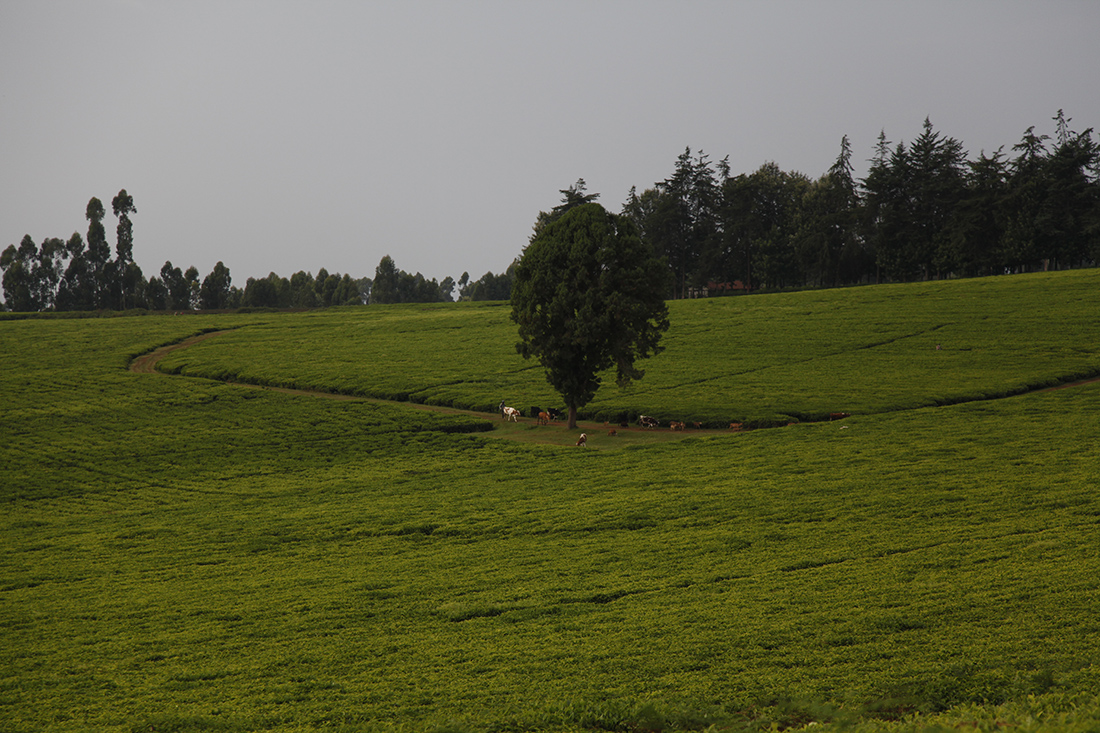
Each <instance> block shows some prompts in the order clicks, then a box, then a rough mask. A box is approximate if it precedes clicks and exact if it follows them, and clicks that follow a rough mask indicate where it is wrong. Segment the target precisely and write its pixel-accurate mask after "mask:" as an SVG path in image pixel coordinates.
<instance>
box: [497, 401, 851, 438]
mask: <svg viewBox="0 0 1100 733" xmlns="http://www.w3.org/2000/svg"><path fill="white" fill-rule="evenodd" d="M528 412H529V414H530V416H531V417H532V418H534V419H535V420H536V421H537V424H538V425H549V424H550V421H551V420H561V419H562V418H563V417H564V416H565V413H564V411H563V410H555V409H553V408H549V409H546V410H544V409H542V408H541V407H531V408H528ZM500 417H501V419H503V420H510V421H512V422H519V420H520V418H521V417H523V414H522V413H521V412H520V411H519V410H518V409H516V408H515V407H509V406H507V405H505V404H504V401H503V400H502V401H501V403H500ZM847 417H851V415H850V414H849V413H847V412H833V413H830V414H829V420H841V419H843V418H847ZM790 424H792V425H793V424H794V423H790ZM638 425H639V426H640V427H643V428H646V429H648V430H654V429H657V428H660V427H661V422H660V420H658V419H657V418H655V417H650V416H649V415H639V416H638ZM618 426H619V427H620V428H626V427H630V422H629V420H627V419H626V418H625V417H624V418H623V419H622V420H621V421H620V422H619V423H618ZM689 426H690V427H693V428H696V429H700V428H702V427H703V424H702V423H699V422H692V423H685V422H682V421H680V420H669V421H668V428H669V430H686V429H687V428H688V427H689ZM604 427H605V428H608V431H607V434H608V435H611V436H614V435H616V434H617V432H618V431H617V430H616V429H615V428H614V427H611V423H609V422H605V423H604ZM729 429H730V430H741V429H742V425H741V423H738V422H731V423H730V426H729ZM587 440H588V436H587V435H585V434H584V433H581V438H580V440H579V441H577V445H579V446H584V445H586V444H587Z"/></svg>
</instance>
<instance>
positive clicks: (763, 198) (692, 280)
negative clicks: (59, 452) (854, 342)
mask: <svg viewBox="0 0 1100 733" xmlns="http://www.w3.org/2000/svg"><path fill="white" fill-rule="evenodd" d="M1053 120H1054V123H1055V134H1054V137H1053V138H1051V137H1049V136H1047V135H1039V134H1037V133H1036V132H1035V128H1034V127H1030V128H1028V130H1027V131H1026V132H1025V133H1024V136H1023V138H1022V139H1021V140H1020V142H1019V143H1017V144H1016V145H1014V146H1013V147H1012V152H1011V153H1010V154H1007V153H1005V151H1004V147H1003V146H1002V147H1000V148H998V149H997V150H995V151H994V152H993V153H991V154H988V155H987V154H986V153H985V152H984V151H983V152H982V153H981V154H980V155H979V156H978V157H977V158H976V159H971V158H969V157H968V154H967V152H966V151H965V150H964V149H963V145H962V143H960V142H959V141H958V140H956V139H954V138H951V137H946V136H944V135H942V134H941V133H939V132H937V131H936V130H935V129H934V128H933V127H932V123H931V122H930V121H929V120H927V119H926V120H925V121H924V126H923V130H922V132H921V134H920V135H919V136H918V137H917V138H916V139H915V140H913V141H912V142H911V143H909V144H906V143H904V142H899V143H897V144H896V145H895V144H893V143H891V142H890V141H888V140H887V139H886V135H885V132H883V133H880V135H879V138H878V142H877V144H876V146H875V150H874V155H873V157H872V159H871V160H870V161H869V162H870V166H869V168H868V171H867V175H866V177H864V178H862V179H859V180H857V179H856V178H855V177H854V176H853V166H852V161H851V157H852V149H851V145H850V144H849V142H848V137H847V136H844V137H843V138H842V140H841V143H840V153H839V155H838V156H837V158H836V161H835V162H834V163H833V165H832V166H831V167H830V168H829V170H828V171H827V172H826V173H825V174H824V175H822V176H821V177H820V178H818V179H816V180H813V179H811V178H809V177H807V176H805V175H803V174H802V173H798V172H787V171H783V170H781V169H780V168H779V167H778V166H777V165H776V164H775V163H772V162H769V163H765V164H764V165H762V166H761V167H760V168H759V169H757V170H756V171H754V172H752V173H748V174H744V173H743V174H740V175H732V173H731V171H730V167H729V161H728V157H727V158H723V159H722V160H720V161H718V162H717V163H715V162H713V161H711V160H710V159H709V158H708V156H707V155H706V154H704V153H703V152H702V151H698V152H693V151H692V150H691V148H690V147H689V148H686V149H685V150H684V153H683V154H682V155H680V156H679V158H677V160H676V164H675V167H674V170H673V172H672V175H671V176H669V177H668V178H666V179H665V180H663V181H659V182H657V183H655V184H653V186H651V187H649V188H647V189H645V190H644V191H642V192H641V193H638V192H637V188H636V187H635V188H631V190H630V194H629V197H628V199H627V201H626V202H625V203H624V204H623V207H622V211H621V215H623V216H625V217H627V218H629V219H630V220H631V221H632V222H633V223H634V225H635V226H637V228H638V231H639V232H640V234H641V237H642V240H643V241H644V242H645V243H647V244H648V245H649V246H650V247H651V248H652V249H653V251H654V252H655V253H656V254H657V255H659V256H661V257H664V258H665V260H666V261H667V263H668V267H669V268H670V270H671V272H672V274H673V279H672V281H673V285H672V286H671V289H670V291H669V292H668V293H666V296H667V297H673V298H683V297H690V296H692V295H697V294H702V293H704V292H705V293H707V294H710V295H714V294H723V293H733V292H741V291H748V290H759V289H781V288H795V287H834V286H839V285H851V284H857V283H869V282H903V281H910V280H927V279H937V278H947V277H970V276H977V275H993V274H1000V273H1007V272H1027V271H1034V270H1044V269H1064V268H1072V267H1094V266H1096V265H1097V264H1098V263H1100V143H1098V142H1097V140H1094V139H1093V129H1092V128H1089V129H1087V130H1085V131H1084V132H1081V133H1078V132H1074V131H1073V130H1071V129H1070V126H1069V125H1070V122H1071V120H1070V119H1069V118H1067V117H1065V115H1064V114H1063V113H1062V111H1061V110H1059V111H1058V113H1057V115H1056V116H1055V117H1054V118H1053ZM561 193H562V194H563V200H562V203H561V204H560V205H559V206H557V207H555V208H554V209H553V210H552V211H551V212H549V213H548V212H540V213H539V215H538V218H537V219H536V222H535V225H534V230H535V232H534V234H533V235H532V238H534V237H535V236H537V234H538V232H539V231H541V229H542V228H544V227H545V226H547V225H548V224H549V223H551V222H552V221H554V220H556V219H557V218H559V217H560V216H561V215H562V214H563V213H564V212H565V211H567V210H569V209H571V208H574V207H576V206H580V205H583V204H585V203H590V202H592V201H594V200H595V199H596V198H598V196H599V195H598V194H590V193H586V191H585V183H584V180H583V179H580V180H578V181H577V183H576V184H574V185H573V186H572V187H570V188H568V189H566V190H563V191H562V192H561ZM111 209H112V211H113V213H114V215H115V217H116V219H117V226H116V244H115V252H114V256H113V257H112V256H111V255H112V253H111V247H110V245H109V244H108V242H107V235H106V229H105V227H104V223H103V220H104V218H105V217H106V209H105V208H104V206H103V204H102V202H101V201H100V200H99V199H97V198H92V199H91V200H90V201H89V202H88V206H87V209H86V211H85V218H86V219H87V221H88V232H87V241H85V239H84V237H82V236H81V235H80V234H79V233H74V234H73V235H72V236H71V237H70V238H69V239H68V240H67V241H63V240H61V239H56V238H48V239H46V240H44V241H43V242H42V244H41V246H38V245H36V244H35V242H34V241H33V240H32V239H31V237H30V236H29V235H28V236H25V237H24V238H23V241H22V242H21V243H20V244H19V246H18V247H17V246H15V245H10V246H9V247H8V248H7V249H6V250H4V252H3V254H2V255H0V269H2V271H3V280H2V284H3V288H4V293H5V305H6V307H7V308H8V309H9V310H17V311H39V310H100V309H110V310H126V309H131V308H146V309H150V310H176V311H178V310H194V309H225V308H239V307H270V308H315V307H324V306H331V305H349V304H366V303H412V302H449V301H452V300H454V299H455V293H456V290H457V297H458V299H459V300H507V299H509V298H510V297H511V292H512V284H513V281H514V279H515V268H516V262H515V261H513V263H512V264H511V265H510V266H509V267H508V268H507V270H505V271H504V272H502V273H500V274H494V273H492V272H487V273H485V275H483V276H482V277H481V278H480V279H478V280H474V281H471V280H470V275H469V273H465V272H464V273H463V274H462V277H461V278H459V280H458V281H457V282H455V280H454V279H453V278H451V277H446V278H444V279H443V281H442V282H438V281H436V280H435V279H431V280H429V279H427V278H425V277H424V276H423V275H421V274H420V273H416V274H414V275H413V274H409V273H407V272H405V271H403V270H401V269H399V268H398V267H397V266H396V264H395V263H394V261H393V259H392V258H391V257H390V256H389V255H386V256H385V257H383V258H382V260H381V262H379V264H378V267H377V268H376V270H375V273H374V278H373V280H372V279H371V278H358V279H356V278H352V277H351V276H349V275H340V274H339V273H329V272H328V271H327V270H325V269H323V268H322V269H321V270H319V271H318V273H317V275H316V276H313V275H311V274H310V273H308V272H297V273H295V274H294V275H292V276H291V277H290V278H289V279H287V278H285V277H281V276H279V275H276V274H275V273H274V272H273V273H271V274H269V275H268V276H267V277H266V278H259V279H253V278H249V279H248V281H247V282H246V284H245V287H244V288H238V287H235V286H233V284H232V281H231V278H230V274H229V269H228V268H227V267H225V265H223V264H222V263H221V262H218V263H217V264H216V265H215V266H214V269H213V270H212V271H211V272H210V273H209V274H208V275H207V276H206V277H205V278H202V279H201V280H200V278H199V272H198V270H196V269H195V268H194V267H189V268H188V269H187V270H185V271H181V270H180V268H178V267H175V266H174V265H172V263H171V262H165V263H164V266H163V267H162V268H161V271H160V274H159V276H157V275H154V276H152V277H150V278H148V279H146V278H145V277H144V275H143V273H142V271H141V268H140V267H138V265H137V263H136V262H134V259H133V245H134V241H133V224H132V221H131V218H130V217H131V215H132V214H134V213H136V212H137V208H136V207H135V206H134V200H133V197H132V196H130V195H129V194H127V192H126V190H125V189H123V190H121V191H119V193H118V195H117V196H115V197H114V198H113V199H112V200H111Z"/></svg>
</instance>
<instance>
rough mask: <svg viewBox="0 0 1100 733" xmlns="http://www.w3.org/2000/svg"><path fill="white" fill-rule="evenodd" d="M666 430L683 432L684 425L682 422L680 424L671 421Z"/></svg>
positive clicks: (677, 421) (676, 421)
mask: <svg viewBox="0 0 1100 733" xmlns="http://www.w3.org/2000/svg"><path fill="white" fill-rule="evenodd" d="M668 429H669V430H683V429H684V424H683V423H682V422H680V421H679V420H673V421H671V422H669V424H668Z"/></svg>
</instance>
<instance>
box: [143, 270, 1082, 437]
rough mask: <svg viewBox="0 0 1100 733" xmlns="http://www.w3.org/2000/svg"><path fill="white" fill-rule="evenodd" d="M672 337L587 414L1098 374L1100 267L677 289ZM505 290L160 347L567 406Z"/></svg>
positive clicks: (869, 401) (774, 417) (381, 386)
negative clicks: (630, 380) (528, 345)
mask: <svg viewBox="0 0 1100 733" xmlns="http://www.w3.org/2000/svg"><path fill="white" fill-rule="evenodd" d="M670 310H671V313H670V318H671V322H672V324H673V325H672V328H671V330H670V331H669V333H668V334H667V337H666V339H665V344H666V346H667V349H666V350H665V351H664V352H662V353H661V354H660V355H658V356H657V357H655V358H653V359H650V360H647V361H646V362H645V363H643V365H642V366H643V367H644V368H645V369H646V377H645V379H643V380H642V381H641V382H639V383H637V384H636V385H635V386H634V388H632V389H631V390H630V391H629V392H623V391H621V390H619V389H618V388H617V387H616V386H615V384H614V379H611V378H609V379H607V380H606V383H605V386H604V388H603V389H602V390H601V392H600V393H599V395H598V396H597V399H596V400H595V401H594V402H593V403H592V405H590V406H589V407H588V408H587V409H586V410H584V411H583V412H582V415H585V416H587V417H589V418H592V419H596V420H600V421H603V420H608V419H616V418H617V417H619V415H620V413H624V412H625V413H627V414H629V415H630V416H632V417H636V416H637V415H638V414H639V413H641V414H648V415H655V416H658V417H660V418H662V419H663V420H665V421H667V420H670V419H671V420H687V421H701V422H705V423H708V424H710V425H712V426H728V424H729V423H730V422H749V423H753V422H770V423H774V424H786V423H787V422H790V421H791V420H815V419H821V418H822V417H826V416H828V415H829V414H830V413H835V412H850V413H853V414H856V413H858V414H868V413H877V412H884V411H893V410H899V409H912V408H914V407H923V406H930V405H937V404H950V403H954V402H960V401H967V400H972V399H984V398H988V397H998V396H1004V395H1009V394H1016V393H1019V392H1023V391H1026V390H1028V389H1032V388H1035V387H1041V386H1050V385H1053V384H1058V383H1061V382H1064V381H1072V380H1073V379H1078V378H1084V377H1093V376H1100V319H1098V318H1097V317H1096V314H1098V313H1100V271H1098V270H1086V271H1074V272H1065V273H1050V274H1042V275H1029V276H1020V277H1003V278H987V279H980V280H962V281H945V282H933V283H920V284H910V285H896V286H894V285H890V286H877V287H865V288H851V289H841V290H825V291H807V292H801V293H791V294H782V295H762V296H752V297H741V298H716V299H710V300H703V301H676V302H673V303H671V304H670ZM508 314H509V308H508V307H507V305H502V304H491V305H484V304H458V305H454V304H448V305H440V306H382V307H370V308H356V309H352V310H344V311H340V310H335V311H318V312H312V313H307V314H302V315H298V316H293V315H288V316H285V317H281V318H279V319H275V320H271V321H270V322H269V323H266V324H261V325H257V326H250V327H245V328H241V329H239V330H237V331H235V332H233V333H231V334H226V335H224V336H221V337H219V338H218V339H217V341H216V342H215V341H211V342H209V343H207V344H204V345H202V346H199V347H196V348H193V349H188V350H186V351H180V352H176V353H174V354H171V355H169V356H168V357H167V358H166V359H165V360H164V361H163V362H161V368H162V369H166V370H169V371H175V372H179V373H183V374H188V375H196V376H209V377H214V378H232V379H237V380H240V381H247V382H256V383H264V384H275V385H280V386H310V387H320V388H322V389H327V390H331V391H335V392H346V393H350V394H359V395H366V396H371V397H381V398H385V399H399V400H412V401H416V402H424V403H428V404H437V405H446V406H454V407H461V408H468V409H476V410H482V411H485V412H493V411H495V410H496V406H497V405H498V404H499V403H500V401H501V400H502V399H503V400H505V401H506V402H507V403H508V404H509V405H513V406H517V407H520V408H521V409H523V410H524V412H525V413H526V411H527V408H528V407H529V406H533V405H541V406H554V405H557V404H558V403H559V402H560V398H558V397H557V396H556V395H555V394H554V393H553V392H552V391H551V389H550V388H549V386H548V385H547V384H546V381H545V379H544V377H543V373H542V370H541V368H540V367H539V366H538V364H537V363H534V362H526V361H524V360H523V359H521V358H520V357H519V356H518V355H517V354H516V353H515V349H514V344H515V341H516V334H515V327H514V326H513V324H512V323H511V321H510V320H509V317H508Z"/></svg>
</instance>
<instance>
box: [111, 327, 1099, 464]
mask: <svg viewBox="0 0 1100 733" xmlns="http://www.w3.org/2000/svg"><path fill="white" fill-rule="evenodd" d="M229 330H230V329H227V330H221V331H207V332H206V333H202V334H199V335H198V336H191V337H190V338H186V339H184V340H183V341H179V342H177V343H174V344H168V345H167V346H161V347H160V348H158V349H154V350H153V351H150V352H149V353H147V354H142V355H141V356H138V357H136V358H135V359H134V360H133V361H131V362H130V371H132V372H136V373H140V374H153V373H156V371H157V369H156V366H157V363H158V362H159V361H160V360H161V359H163V358H164V357H165V356H166V355H167V354H170V353H171V352H173V351H176V350H178V349H186V348H188V347H189V346H194V345H195V344H197V343H200V342H202V341H205V340H206V339H209V338H214V337H215V336H220V335H222V334H224V333H228V332H229ZM1096 382H1100V377H1092V378H1089V379H1081V380H1077V381H1075V382H1066V383H1065V384H1057V385H1055V386H1053V387H1040V388H1039V389H1034V390H1031V392H1051V391H1053V390H1057V389H1066V388H1067V387H1079V386H1082V385H1086V384H1094V383H1096ZM227 383H229V384H234V385H237V386H240V387H249V388H252V389H266V390H270V391H273V392H282V393H284V394H298V395H309V396H311V397H320V398H322V399H329V400H348V401H359V402H378V403H391V402H392V401H390V400H381V399H375V398H370V397H357V396H354V395H344V394H336V393H333V392H323V391H320V390H309V389H289V388H286V387H269V386H266V385H258V384H248V383H246V382H232V381H230V382H227ZM1024 394H1028V393H1024ZM392 404H400V405H402V406H404V407H411V408H414V409H419V410H425V411H428V412H440V413H447V414H453V415H468V416H471V417H481V418H484V419H486V420H492V419H493V417H495V416H494V415H491V414H489V413H484V412H476V411H473V410H461V409H457V408H452V407H440V406H437V405H424V404H420V403H415V402H395V403H392ZM513 425H514V423H505V424H504V425H503V426H501V427H502V428H503V429H496V430H493V431H491V432H489V433H483V434H484V435H494V434H495V435H497V436H498V437H506V438H512V439H514V440H520V441H522V442H534V443H551V444H556V445H566V444H570V445H571V444H572V443H571V441H572V440H573V436H572V433H569V432H566V433H563V432H561V431H553V432H554V433H556V436H557V437H556V439H546V438H544V437H537V436H534V435H531V434H530V433H529V432H528V434H526V435H520V434H519V433H517V432H516V430H514V429H512V426H513ZM523 425H525V426H526V425H527V424H526V423H524V424H523ZM552 425H554V426H556V427H564V425H563V424H562V423H552ZM518 427H519V426H518V425H517V426H516V428H517V429H518ZM577 428H578V430H585V431H587V432H588V434H589V439H590V441H591V440H592V438H595V437H596V436H600V437H603V433H606V432H607V431H608V429H609V428H608V426H607V425H606V424H604V425H601V424H600V423H594V422H585V421H578V423H577ZM615 431H617V432H619V433H627V434H629V433H639V434H644V435H649V436H654V437H655V436H657V435H661V436H662V437H663V438H664V439H665V440H675V439H678V438H686V437H690V436H692V435H708V434H709V435H730V434H731V433H733V434H737V433H740V432H741V431H740V429H739V428H735V429H734V430H728V429H727V430H714V429H705V428H704V429H695V430H683V431H669V430H647V429H644V428H641V427H633V426H632V427H628V428H622V427H616V428H615ZM525 432H527V431H525ZM542 432H543V435H545V436H546V437H549V432H550V431H542ZM612 434H614V432H613V433H612ZM562 438H564V440H562ZM600 442H603V441H600Z"/></svg>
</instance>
